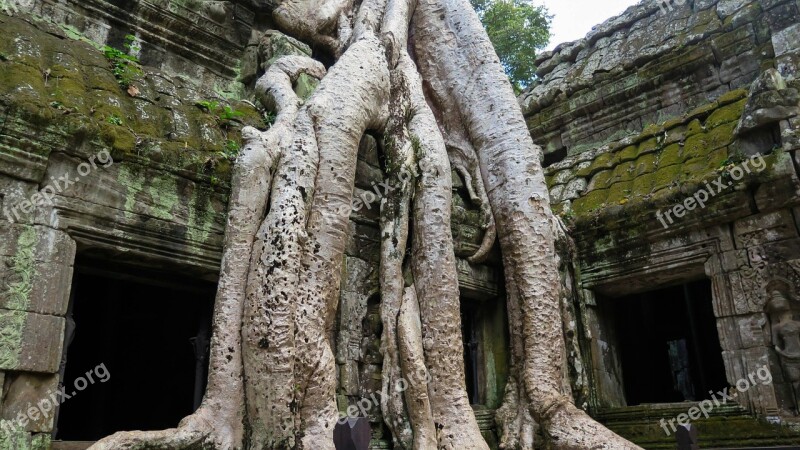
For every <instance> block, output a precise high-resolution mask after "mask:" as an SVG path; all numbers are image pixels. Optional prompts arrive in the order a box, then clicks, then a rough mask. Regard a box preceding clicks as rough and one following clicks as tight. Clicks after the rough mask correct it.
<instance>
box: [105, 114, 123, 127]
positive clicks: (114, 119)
mask: <svg viewBox="0 0 800 450" xmlns="http://www.w3.org/2000/svg"><path fill="white" fill-rule="evenodd" d="M106 122H108V123H110V124H111V125H116V126H122V118H121V117H119V116H118V115H116V114H112V115H110V116H108V118H106Z"/></svg>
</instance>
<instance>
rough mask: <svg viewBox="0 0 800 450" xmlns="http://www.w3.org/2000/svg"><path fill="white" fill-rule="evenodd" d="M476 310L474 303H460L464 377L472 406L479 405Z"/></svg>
mask: <svg viewBox="0 0 800 450" xmlns="http://www.w3.org/2000/svg"><path fill="white" fill-rule="evenodd" d="M477 313H478V308H477V305H476V303H475V302H470V301H466V302H465V301H463V300H462V302H461V338H462V340H463V341H462V342H463V343H464V375H465V381H466V385H467V397H469V403H470V404H472V405H475V404H478V403H480V392H479V391H478V379H479V377H480V362H479V355H478V345H479V342H478V330H477V321H478V319H477V317H476V316H477Z"/></svg>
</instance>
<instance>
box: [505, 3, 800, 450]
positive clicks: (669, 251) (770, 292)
mask: <svg viewBox="0 0 800 450" xmlns="http://www.w3.org/2000/svg"><path fill="white" fill-rule="evenodd" d="M682 3H683V4H682V5H678V4H676V3H671V4H662V5H659V4H658V3H657V2H656V1H644V2H640V3H639V4H637V5H635V6H633V7H631V8H629V9H628V10H627V11H626V12H625V13H623V14H622V15H620V16H617V17H614V18H612V19H610V20H608V21H606V22H605V23H603V24H600V25H598V26H596V27H595V28H594V29H593V30H592V32H590V33H589V34H588V35H587V36H586V37H585V38H584V39H581V40H578V41H575V42H571V43H565V44H561V45H559V46H558V47H556V49H555V50H553V51H552V52H545V53H543V54H542V55H540V56H539V57H538V60H537V64H538V67H539V69H538V75H539V77H540V80H539V82H538V83H536V84H535V85H534V86H531V87H529V88H528V89H527V90H526V92H524V93H523V94H522V95H521V96H520V98H519V101H520V105H521V107H522V109H523V112H524V114H525V116H526V119H527V123H528V125H529V128H530V132H531V135H532V136H533V138H534V141H536V143H538V144H539V145H541V146H542V147H543V148H544V150H545V165H546V166H547V167H546V176H547V182H548V185H549V187H550V193H551V201H552V204H553V208H554V210H555V211H556V213H557V214H558V215H559V216H560V217H561V218H562V219H563V220H564V221H565V222H566V223H567V225H568V227H569V229H570V231H571V235H572V237H573V238H574V240H575V243H576V247H577V255H576V260H577V261H576V265H577V272H578V273H579V275H578V276H579V280H578V285H579V290H578V295H576V296H575V302H576V304H577V311H576V313H575V314H576V316H577V318H578V319H577V320H578V323H580V324H581V326H580V327H579V329H580V330H581V342H582V345H583V347H581V348H583V349H584V351H583V353H582V354H581V356H580V357H579V358H575V359H573V360H571V363H572V364H573V365H576V364H577V366H576V367H577V369H582V368H586V370H587V372H588V373H587V375H588V376H589V378H590V381H589V383H590V385H591V389H590V390H589V391H590V393H591V394H590V399H589V401H588V403H589V406H588V407H589V409H590V410H592V411H593V412H594V413H595V414H597V415H598V416H599V417H602V418H605V419H608V420H609V421H610V422H609V425H610V426H611V425H614V420H617V421H620V420H622V421H625V420H627V421H628V422H630V421H632V420H644V419H643V418H644V417H650V420H649V421H648V420H645V421H644V422H642V423H638V424H637V426H639V428H638V429H636V430H633V429H632V428H626V426H625V425H620V428H619V430H620V432H628V433H638V434H639V439H640V441H641V442H643V443H644V442H648V445H646V447H647V448H651V446H652V448H670V447H669V445H670V444H669V442H670V440H671V439H672V438H670V440H664V439H666V438H665V436H664V433H663V432H662V431H661V428H660V427H659V424H658V422H657V420H656V419H653V417H669V414H674V413H676V412H681V411H683V412H685V410H686V409H687V407H686V406H678V407H677V409H676V408H673V409H672V410H669V411H671V412H669V413H653V411H652V410H647V409H644V410H643V409H637V408H628V409H624V407H625V406H626V405H627V403H626V395H625V391H624V389H623V385H624V382H625V380H624V378H625V377H624V373H623V372H622V370H621V361H620V354H619V345H618V344H619V342H618V341H617V340H616V339H617V338H616V336H615V325H614V322H613V320H611V319H610V318H609V317H608V312H607V310H608V307H609V305H611V304H612V303H613V300H614V299H615V298H621V297H625V296H628V295H631V294H639V293H644V292H649V291H653V290H656V289H658V288H660V287H665V286H674V285H680V284H683V283H688V282H692V281H695V280H699V279H707V280H710V282H711V290H712V294H713V311H714V315H715V316H716V329H717V335H718V336H719V340H720V345H721V347H722V357H723V361H724V366H725V372H726V374H725V376H726V378H727V381H728V383H730V385H731V386H734V385H735V383H736V382H737V381H738V380H741V379H742V378H743V377H744V378H746V377H747V375H748V374H750V373H753V372H754V370H756V368H758V367H762V366H764V365H766V366H768V367H769V368H770V371H771V373H772V374H773V376H774V382H773V383H771V384H770V385H768V386H766V385H759V386H758V387H757V388H754V389H751V390H748V391H747V392H744V393H740V394H739V396H738V398H737V403H738V404H739V405H741V406H743V407H744V408H745V409H746V410H747V411H749V412H750V413H753V414H757V415H758V416H759V417H762V418H765V417H766V418H769V419H770V420H771V421H772V422H782V423H784V424H787V423H789V424H791V423H794V422H796V421H797V415H796V414H797V398H798V396H797V394H796V393H794V392H793V390H792V381H793V377H796V376H797V375H795V374H792V373H791V372H792V370H793V369H791V366H792V364H793V363H792V360H791V358H785V357H782V356H781V355H780V354H779V352H778V351H777V350H776V349H775V347H776V346H778V347H781V348H783V346H784V344H785V340H786V339H789V340H791V339H790V338H788V337H786V336H784V335H782V334H781V332H780V331H779V330H780V329H783V328H782V327H783V326H784V325H786V323H790V322H793V321H796V320H798V319H800V316H798V315H796V314H795V315H794V316H792V315H791V314H789V315H788V316H787V315H786V314H784V315H783V316H781V314H782V313H785V312H786V311H791V312H794V311H796V310H797V308H798V307H800V296H799V295H798V293H799V291H798V290H797V289H798V288H800V284H798V283H800V271H799V270H800V266H798V261H800V247H798V243H800V240H799V239H800V235H799V234H798V226H799V225H800V217H799V216H798V213H799V212H800V210H798V209H797V207H798V206H799V205H800V195H799V194H800V179H798V168H799V167H800V166H799V165H798V163H800V159H798V158H799V157H800V156H798V154H797V153H798V150H800V117H798V114H799V113H800V96H799V95H798V92H799V91H800V77H798V74H799V72H798V67H800V13H798V10H799V9H800V2H797V1H795V0H790V1H783V0H777V1H746V0H720V1H713V0H696V1H687V2H682ZM759 158H760V159H759ZM754 163H758V167H757V168H754V167H753V166H752V164H754ZM762 163H763V164H762ZM745 167H747V169H745ZM715 181H717V182H718V183H719V184H717V183H715ZM706 197H707V199H706ZM687 199H688V200H687ZM678 205H680V206H678ZM776 296H777V297H782V298H784V299H788V306H787V305H785V304H784V305H780V301H779V300H775V297H776ZM784 322H785V323H784ZM576 360H577V361H576ZM577 369H576V370H577ZM573 371H574V370H573ZM628 381H630V380H628ZM634 381H637V382H641V383H647V382H648V380H634ZM621 408H622V409H621ZM620 411H633V412H634V413H632V414H633V415H632V416H627V415H624V414H622V413H620ZM615 414H616V415H615ZM620 414H622V415H620ZM626 414H627V413H626ZM659 414H663V416H659ZM673 417H674V416H673ZM645 422H646V423H645ZM619 423H621V422H617V424H619ZM699 426H700V430H701V435H702V434H703V426H704V425H703V424H702V423H701V424H700V425H699ZM648 427H649V428H650V429H651V431H652V430H655V431H653V434H652V435H653V436H655V435H658V434H660V436H661V441H658V439H654V440H652V441H648V440H647V439H649V438H648V437H646V436H645V435H647V433H648V431H647V428H648ZM713 427H714V425H707V430H712V429H715V428H713ZM731 427H732V425H731V426H729V427H727V428H718V429H716V430H717V431H714V433H717V435H716V437H714V438H713V439H717V440H716V441H708V440H707V441H703V443H704V444H705V445H710V446H718V447H726V446H731V445H730V444H732V443H735V441H731V440H730V439H732V438H731V436H732V435H735V434H736V433H735V432H734V430H732V428H731ZM733 428H735V427H733ZM748 432H749V431H748ZM709 433H711V432H710V431H709ZM753 433H755V432H753ZM712 434H713V433H712ZM779 434H780V433H778V434H771V435H770V436H771V438H770V439H774V440H772V441H770V440H769V439H767V438H764V439H766V440H765V441H764V442H765V443H769V442H773V443H777V442H788V441H780V439H781V438H779V437H776V436H779ZM726 435H727V436H728V437H726ZM642 436H645V437H642ZM752 436H756V434H753V435H752ZM709 439H712V438H709ZM726 439H728V440H726ZM794 439H796V438H794ZM673 442H674V441H673ZM791 442H793V443H797V442H796V440H794V441H791ZM671 445H674V444H671Z"/></svg>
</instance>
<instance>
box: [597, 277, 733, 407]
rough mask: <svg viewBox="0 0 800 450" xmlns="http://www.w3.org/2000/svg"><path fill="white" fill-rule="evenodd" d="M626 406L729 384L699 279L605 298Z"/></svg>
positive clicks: (694, 395)
mask: <svg viewBox="0 0 800 450" xmlns="http://www.w3.org/2000/svg"><path fill="white" fill-rule="evenodd" d="M609 306H610V309H611V313H612V316H613V318H614V319H613V322H614V328H615V332H616V336H617V338H618V345H619V352H620V353H619V355H620V360H621V361H620V363H621V368H622V379H623V388H624V392H625V399H626V403H627V404H628V406H635V405H640V404H645V403H671V402H683V401H687V400H691V401H699V400H704V399H706V398H711V394H710V393H709V391H713V392H714V393H716V392H717V391H719V390H721V389H723V388H724V387H726V386H727V385H728V383H727V380H726V378H725V366H724V363H723V360H722V349H721V347H720V343H719V336H718V334H717V325H716V318H715V316H714V311H713V307H712V293H711V283H710V281H708V280H701V281H696V282H692V283H687V284H682V285H677V286H672V287H667V288H663V289H658V290H654V291H649V292H644V293H641V294H635V295H629V296H626V297H622V298H617V299H613V300H610V305H609Z"/></svg>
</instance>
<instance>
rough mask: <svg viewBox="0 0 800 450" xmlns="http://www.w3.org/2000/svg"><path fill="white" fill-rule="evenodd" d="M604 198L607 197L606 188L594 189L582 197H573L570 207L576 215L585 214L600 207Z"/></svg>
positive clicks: (603, 202)
mask: <svg viewBox="0 0 800 450" xmlns="http://www.w3.org/2000/svg"><path fill="white" fill-rule="evenodd" d="M606 198H608V189H595V190H592V191H591V192H589V193H588V194H586V195H584V196H583V197H580V198H577V199H575V201H574V202H573V203H572V209H573V211H575V214H576V215H577V216H582V215H587V214H590V213H592V212H594V211H597V210H599V209H601V208H602V207H603V205H604V204H605V201H606Z"/></svg>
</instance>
